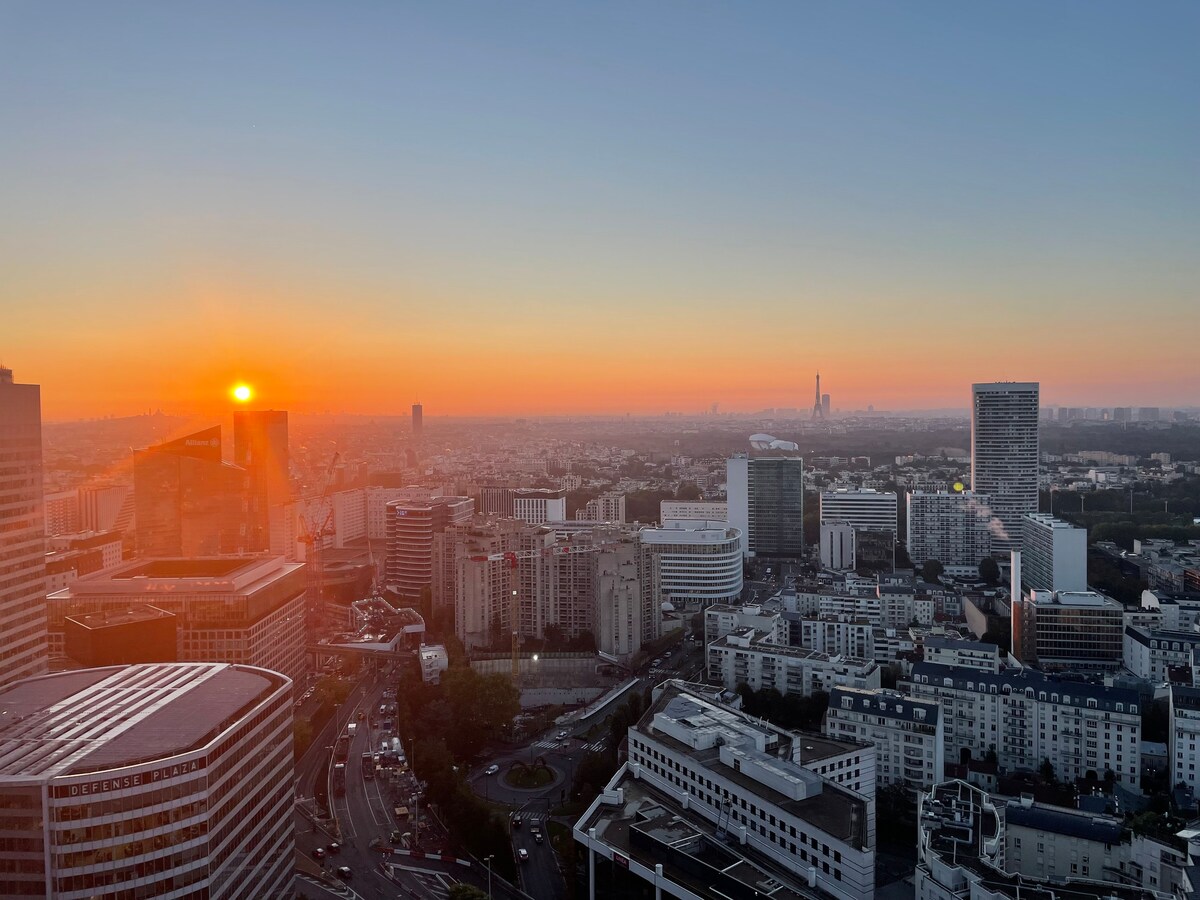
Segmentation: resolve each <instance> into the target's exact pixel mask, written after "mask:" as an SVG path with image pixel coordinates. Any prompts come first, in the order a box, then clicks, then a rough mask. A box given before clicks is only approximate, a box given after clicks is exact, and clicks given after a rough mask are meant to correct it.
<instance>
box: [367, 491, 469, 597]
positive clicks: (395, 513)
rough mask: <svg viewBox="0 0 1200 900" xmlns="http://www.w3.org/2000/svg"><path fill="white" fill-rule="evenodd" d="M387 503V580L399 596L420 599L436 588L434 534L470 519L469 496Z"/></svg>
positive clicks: (385, 576)
mask: <svg viewBox="0 0 1200 900" xmlns="http://www.w3.org/2000/svg"><path fill="white" fill-rule="evenodd" d="M386 507H387V564H386V568H385V574H384V583H385V584H386V585H387V586H388V588H389V589H391V590H393V591H395V592H396V593H397V594H398V595H399V596H400V597H402V598H404V599H406V600H410V601H417V600H420V598H421V592H422V591H423V590H425V589H426V588H429V589H430V590H431V591H432V588H433V538H434V535H436V534H439V533H441V532H442V531H445V530H446V529H447V528H448V527H450V526H451V525H458V524H460V523H464V522H467V521H469V520H470V518H471V516H472V514H473V513H474V511H475V501H474V500H471V499H470V498H469V497H433V498H430V499H429V500H392V501H389V502H388V503H387V504H386Z"/></svg>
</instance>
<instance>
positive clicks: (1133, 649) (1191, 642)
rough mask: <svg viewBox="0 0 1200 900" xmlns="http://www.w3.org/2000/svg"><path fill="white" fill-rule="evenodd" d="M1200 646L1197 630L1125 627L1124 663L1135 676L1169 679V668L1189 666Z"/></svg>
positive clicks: (1162, 681) (1156, 680)
mask: <svg viewBox="0 0 1200 900" xmlns="http://www.w3.org/2000/svg"><path fill="white" fill-rule="evenodd" d="M1197 648H1200V632H1195V631H1178V630H1171V629H1166V628H1144V627H1140V626H1137V625H1126V626H1125V652H1124V657H1123V660H1122V662H1123V664H1124V666H1125V668H1126V669H1128V670H1129V671H1130V672H1132V673H1133V674H1134V675H1136V676H1137V677H1138V678H1144V679H1146V680H1147V681H1150V682H1153V683H1154V684H1163V683H1165V682H1167V681H1168V680H1169V670H1170V669H1171V668H1175V667H1185V668H1186V667H1189V666H1191V664H1192V659H1193V654H1194V653H1195V651H1196V649H1197Z"/></svg>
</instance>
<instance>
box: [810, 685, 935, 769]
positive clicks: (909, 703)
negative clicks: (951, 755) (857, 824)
mask: <svg viewBox="0 0 1200 900" xmlns="http://www.w3.org/2000/svg"><path fill="white" fill-rule="evenodd" d="M941 712H942V711H941V707H940V706H939V705H938V704H937V703H935V702H933V701H931V700H918V699H917V698H916V697H910V696H908V695H906V694H902V693H900V692H899V691H891V690H886V689H884V688H872V689H864V688H852V687H840V686H839V687H835V688H834V689H833V690H832V691H831V692H830V694H829V709H828V710H827V711H826V712H825V726H824V732H825V734H826V736H827V737H830V738H833V739H834V740H848V741H858V742H861V743H866V744H873V745H874V747H875V781H876V783H877V784H881V785H884V786H888V785H901V786H903V787H906V788H913V789H919V788H931V787H933V786H934V785H935V784H938V783H939V782H941V781H942V780H943V778H944V777H945V769H946V761H945V758H944V749H943V746H942V715H941Z"/></svg>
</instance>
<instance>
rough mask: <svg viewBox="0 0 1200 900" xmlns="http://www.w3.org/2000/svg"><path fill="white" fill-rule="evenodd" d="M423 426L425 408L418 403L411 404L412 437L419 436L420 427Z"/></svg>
mask: <svg viewBox="0 0 1200 900" xmlns="http://www.w3.org/2000/svg"><path fill="white" fill-rule="evenodd" d="M424 427H425V408H424V407H423V406H421V404H420V403H414V404H413V405H412V433H413V437H420V436H421V429H422V428H424Z"/></svg>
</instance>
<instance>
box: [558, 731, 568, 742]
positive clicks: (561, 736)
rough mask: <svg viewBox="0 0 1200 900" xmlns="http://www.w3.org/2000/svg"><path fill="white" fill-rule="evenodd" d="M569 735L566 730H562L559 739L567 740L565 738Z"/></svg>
mask: <svg viewBox="0 0 1200 900" xmlns="http://www.w3.org/2000/svg"><path fill="white" fill-rule="evenodd" d="M567 737H568V735H567V733H566V732H565V731H560V732H559V733H558V739H559V740H560V741H565V740H566V739H567Z"/></svg>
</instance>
